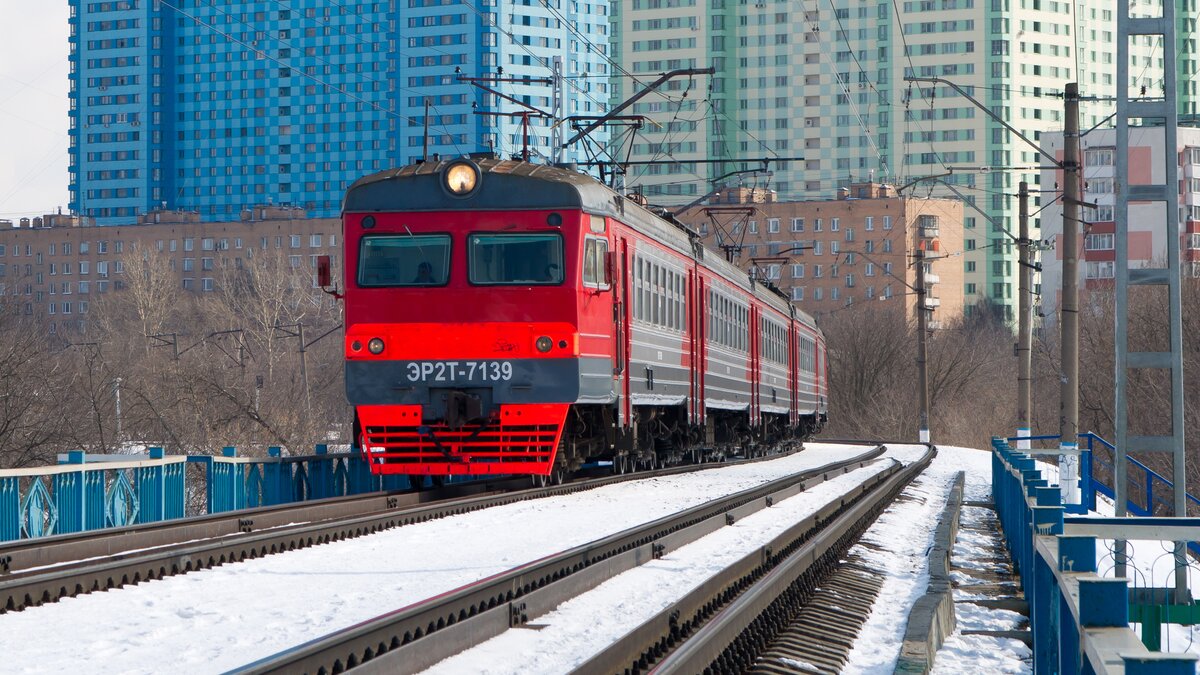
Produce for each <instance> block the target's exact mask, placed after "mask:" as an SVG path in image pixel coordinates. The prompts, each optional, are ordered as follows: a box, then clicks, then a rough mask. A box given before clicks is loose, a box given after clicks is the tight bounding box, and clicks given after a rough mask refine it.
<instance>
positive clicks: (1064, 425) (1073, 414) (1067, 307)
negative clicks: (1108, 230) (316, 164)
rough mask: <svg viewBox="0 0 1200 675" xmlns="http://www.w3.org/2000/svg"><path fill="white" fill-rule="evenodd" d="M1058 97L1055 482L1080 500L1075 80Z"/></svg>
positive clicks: (1068, 498)
mask: <svg viewBox="0 0 1200 675" xmlns="http://www.w3.org/2000/svg"><path fill="white" fill-rule="evenodd" d="M1063 98H1064V99H1065V101H1066V113H1067V119H1066V123H1065V125H1064V128H1063V142H1064V144H1063V183H1064V185H1063V237H1062V248H1063V250H1062V259H1063V266H1062V275H1063V282H1062V321H1061V323H1062V364H1061V367H1062V373H1061V381H1062V390H1061V392H1060V408H1059V446H1058V447H1059V451H1060V453H1059V459H1058V470H1059V477H1058V483H1059V486H1060V488H1059V489H1060V490H1061V491H1062V497H1063V503H1064V504H1078V503H1079V271H1078V270H1079V221H1080V218H1079V210H1080V209H1079V207H1080V201H1081V200H1080V196H1081V195H1080V187H1081V186H1080V184H1079V178H1080V172H1079V165H1080V162H1079V85H1078V84H1076V83H1074V82H1069V83H1067V86H1066V90H1065V92H1064V95H1063Z"/></svg>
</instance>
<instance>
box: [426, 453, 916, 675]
mask: <svg viewBox="0 0 1200 675" xmlns="http://www.w3.org/2000/svg"><path fill="white" fill-rule="evenodd" d="M905 454H906V453H905ZM889 456H890V455H889ZM892 465H893V463H892V462H890V461H886V460H885V461H882V462H876V463H875V464H872V465H870V466H868V467H864V468H862V469H858V470H856V471H852V472H850V473H848V474H843V475H841V476H837V477H835V478H831V479H830V480H828V481H825V482H823V483H820V484H818V485H814V486H813V487H811V488H809V489H808V490H806V491H805V492H801V493H798V494H796V495H794V496H792V497H790V498H788V499H785V500H783V501H779V502H776V503H775V504H774V505H773V506H771V507H769V508H765V509H762V510H760V511H757V512H755V513H753V514H751V515H749V516H746V517H745V518H742V519H740V520H738V521H737V522H736V523H734V524H733V525H730V526H728V527H724V528H721V529H720V530H717V531H715V532H713V533H712V534H710V535H708V536H706V537H704V538H702V539H699V540H697V541H695V542H692V543H691V544H688V545H686V546H684V547H682V548H680V549H678V550H676V551H673V552H671V553H668V554H667V555H665V556H663V557H662V558H660V559H658V560H652V561H650V562H647V563H646V564H644V565H641V566H639V567H637V568H635V569H632V570H629V571H628V572H625V573H623V574H620V575H618V576H616V577H613V578H612V579H609V580H608V581H606V582H604V583H602V584H600V585H599V586H597V587H596V588H594V589H592V590H591V591H588V592H587V593H584V594H583V595H580V596H578V597H576V598H572V599H571V600H568V601H567V602H564V603H563V604H562V605H560V606H559V607H558V608H557V609H556V610H554V611H552V612H550V613H548V614H546V615H545V616H542V617H539V618H537V619H534V621H533V623H535V624H536V625H537V626H538V630H536V631H533V630H528V629H522V628H516V629H512V630H509V631H506V632H505V633H503V634H501V635H499V636H497V637H495V638H492V639H491V640H488V641H487V642H485V643H483V644H481V645H479V646H477V647H475V648H473V649H470V650H467V651H466V652H463V653H462V654H459V655H456V656H453V657H451V658H449V659H446V660H445V661H443V662H441V663H439V664H437V665H436V666H434V667H433V668H430V669H429V670H426V671H425V675H443V674H444V675H455V674H457V673H480V674H484V673H486V674H487V675H499V674H501V673H511V674H513V675H534V674H538V673H563V672H567V671H570V670H572V669H573V668H576V667H578V666H580V665H582V663H583V662H584V661H586V660H587V659H588V658H590V657H591V656H592V655H594V654H595V653H597V652H598V651H599V650H600V649H601V648H602V647H603V646H604V645H607V644H611V643H612V642H615V641H616V640H617V639H619V638H620V637H622V636H623V635H625V634H627V633H629V632H630V631H632V630H634V629H635V628H637V627H638V626H640V625H641V624H642V623H644V622H645V621H647V620H649V619H651V618H653V617H654V616H655V615H656V614H657V613H658V612H660V611H662V610H663V609H665V608H667V607H669V606H670V605H671V604H672V603H674V602H676V601H677V600H679V599H680V598H682V597H683V596H685V595H687V594H688V593H689V592H690V591H692V590H693V589H694V588H696V587H697V586H699V585H700V584H702V583H703V582H705V581H707V580H708V579H710V578H712V577H713V576H715V575H717V574H719V573H720V572H721V571H722V570H724V569H725V568H726V567H728V566H729V565H731V564H733V563H734V562H736V561H737V560H740V559H741V558H742V557H744V556H745V555H747V554H749V553H752V552H753V551H756V550H758V549H759V548H761V547H762V546H764V545H766V544H767V543H768V542H770V541H771V540H772V539H773V538H774V537H776V536H778V535H779V534H781V533H783V532H784V531H785V530H787V529H788V528H789V527H791V526H792V525H794V524H796V523H797V522H799V521H801V520H803V519H804V518H807V517H808V516H810V515H812V514H813V513H815V512H816V511H818V510H819V509H820V508H822V507H823V506H825V505H826V504H828V503H829V502H830V501H832V500H833V499H836V498H837V497H838V496H840V495H842V494H845V493H846V492H847V491H849V490H850V489H852V488H853V487H855V486H858V485H861V484H862V483H865V482H866V481H868V480H870V479H871V478H872V477H874V476H876V475H878V474H879V473H881V472H883V471H884V470H886V469H887V468H889V467H890V466H892Z"/></svg>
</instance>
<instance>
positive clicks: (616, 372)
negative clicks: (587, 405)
mask: <svg viewBox="0 0 1200 675" xmlns="http://www.w3.org/2000/svg"><path fill="white" fill-rule="evenodd" d="M614 243H615V244H616V246H615V247H614V249H615V250H614V251H613V257H612V264H611V269H612V272H611V274H612V284H613V300H614V301H613V376H614V378H615V379H616V382H615V383H614V384H615V386H616V390H617V392H618V394H619V405H618V421H619V422H620V425H621V427H628V426H629V425H630V424H631V423H632V421H633V407H632V405H631V403H630V397H629V386H630V382H629V350H630V348H631V346H632V344H631V339H632V336H631V334H630V325H629V322H630V316H631V313H630V310H631V309H632V308H631V307H630V298H631V297H632V293H630V290H629V241H628V240H627V239H625V238H624V237H622V238H620V239H619V240H616V241H615V242H614Z"/></svg>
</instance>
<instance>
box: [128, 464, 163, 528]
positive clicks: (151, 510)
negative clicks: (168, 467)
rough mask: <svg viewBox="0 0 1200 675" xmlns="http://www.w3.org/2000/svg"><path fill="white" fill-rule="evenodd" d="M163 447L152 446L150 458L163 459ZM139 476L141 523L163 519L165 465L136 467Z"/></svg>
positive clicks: (139, 513) (138, 493)
mask: <svg viewBox="0 0 1200 675" xmlns="http://www.w3.org/2000/svg"><path fill="white" fill-rule="evenodd" d="M162 458H163V451H162V448H151V449H150V459H158V460H161V459H162ZM133 473H134V476H136V478H137V501H138V515H137V522H139V523H156V522H159V521H161V520H162V519H163V511H164V509H163V506H164V502H165V500H164V486H163V465H162V464H158V465H157V466H146V467H139V468H137V469H134V472H133Z"/></svg>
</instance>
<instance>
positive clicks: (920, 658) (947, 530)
mask: <svg viewBox="0 0 1200 675" xmlns="http://www.w3.org/2000/svg"><path fill="white" fill-rule="evenodd" d="M964 480H965V474H964V473H963V472H961V471H960V472H959V473H958V475H957V476H955V477H954V483H953V485H952V486H951V488H950V493H949V495H948V497H947V498H946V508H945V510H943V511H942V517H941V519H940V520H939V521H938V526H937V530H936V531H935V532H934V537H933V547H932V548H931V549H930V550H929V588H928V590H927V591H926V592H925V595H924V596H922V597H920V598H918V599H917V602H916V603H915V604H914V605H913V608H912V610H911V611H910V612H909V613H908V625H907V627H906V628H905V630H904V644H903V645H902V646H901V648H900V658H899V660H897V661H896V669H895V671H894V672H896V673H903V674H905V675H908V674H910V673H922V674H924V673H928V672H929V671H930V670H931V669H932V668H933V660H934V658H935V657H936V656H937V651H938V649H939V648H941V646H942V643H943V642H945V640H946V638H947V637H948V636H949V635H950V634H951V633H953V632H954V626H955V616H954V594H953V584H952V583H951V580H950V556H951V554H952V553H953V551H954V540H955V538H956V537H957V536H958V515H959V512H960V511H961V510H962V501H963V483H964Z"/></svg>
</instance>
